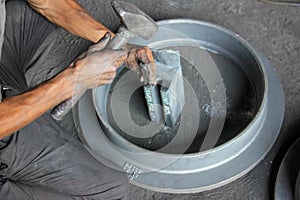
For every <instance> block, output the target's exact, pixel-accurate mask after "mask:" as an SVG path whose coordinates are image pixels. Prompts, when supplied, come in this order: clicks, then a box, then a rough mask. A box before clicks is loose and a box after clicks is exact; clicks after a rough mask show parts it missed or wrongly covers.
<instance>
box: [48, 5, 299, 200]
mask: <svg viewBox="0 0 300 200" xmlns="http://www.w3.org/2000/svg"><path fill="white" fill-rule="evenodd" d="M79 2H80V3H81V4H82V5H83V7H85V8H86V9H87V10H89V11H90V12H91V13H92V15H93V16H95V17H96V18H97V19H98V20H99V21H102V22H103V23H104V24H105V25H106V26H108V27H109V28H111V29H112V30H114V31H115V30H117V27H118V23H117V22H118V20H117V18H116V17H115V16H114V14H113V13H112V9H111V8H110V5H109V3H108V1H105V0H97V1H96V0H90V1H86V0H79ZM128 2H130V3H134V4H136V5H137V6H138V7H140V8H142V9H143V10H145V11H146V12H147V13H148V14H149V15H150V16H152V17H153V18H154V19H155V20H161V19H170V18H191V19H197V20H203V21H208V22H211V23H215V24H218V25H221V26H224V27H226V28H228V29H231V30H233V31H234V32H236V33H238V34H240V35H241V36H242V37H244V38H245V39H246V40H247V41H249V42H250V43H251V44H253V45H254V46H255V47H256V48H258V49H259V50H261V51H262V52H263V53H264V54H265V55H266V57H267V58H268V59H269V60H270V61H271V63H272V65H273V66H274V68H275V69H276V71H277V73H278V74H279V77H280V78H281V80H282V84H283V88H284V92H285V96H286V111H285V121H284V125H283V128H282V130H281V134H280V135H279V138H278V140H277V142H276V144H275V145H274V147H273V148H272V150H271V152H270V153H269V154H268V156H267V157H266V158H265V159H264V160H263V161H262V162H261V163H260V164H259V165H258V166H257V167H256V168H254V169H253V170H252V171H251V172H250V173H249V174H247V175H246V176H244V177H242V178H240V179H239V180H236V181H234V182H233V183H231V184H228V185H226V186H223V187H221V188H219V189H215V190H212V191H207V192H203V193H196V194H186V195H176V194H162V193H157V192H153V191H149V190H145V189H141V188H138V187H135V186H132V187H131V189H130V193H129V198H128V199H129V200H141V199H143V200H169V199H170V200H205V199H209V200H210V199H212V200H220V199H224V200H227V199H242V200H243V199H259V200H261V199H266V200H268V199H273V197H274V195H273V194H274V185H275V178H276V174H277V171H278V168H279V164H280V162H281V160H282V158H283V156H284V154H285V152H286V151H287V149H288V148H289V147H290V145H291V144H292V143H293V142H294V141H295V140H296V138H298V137H299V130H300V123H299V122H300V107H299V104H300V90H299V88H300V64H299V63H300V56H299V55H300V12H299V7H280V6H275V5H269V4H263V3H260V2H257V1H255V0H253V1H249V0H228V1H218V0H202V1H199V0H186V1H181V0H164V1H160V0H151V1H150V0H149V1H140V0H128ZM88 44H89V43H88V42H86V41H84V40H82V39H79V38H76V37H74V36H71V35H70V34H68V33H66V32H65V31H63V30H61V32H60V36H59V38H58V39H57V44H56V45H55V47H54V49H53V51H52V54H53V55H51V56H55V57H63V58H64V59H63V60H62V61H61V59H52V60H49V64H51V65H53V66H58V68H56V69H54V70H53V71H52V73H53V74H55V73H57V72H58V71H60V70H62V69H63V68H64V67H66V66H67V65H68V64H69V63H70V62H71V60H72V59H74V58H75V57H76V56H77V55H78V54H79V53H80V52H82V51H83V50H84V49H86V48H87V47H88ZM71 117H72V115H69V118H66V120H65V121H64V122H63V125H64V126H65V127H66V128H67V129H69V130H71V131H72V132H73V133H75V132H76V131H75V129H74V126H73V123H72V121H71V119H72V118H71ZM224 173H226V172H224Z"/></svg>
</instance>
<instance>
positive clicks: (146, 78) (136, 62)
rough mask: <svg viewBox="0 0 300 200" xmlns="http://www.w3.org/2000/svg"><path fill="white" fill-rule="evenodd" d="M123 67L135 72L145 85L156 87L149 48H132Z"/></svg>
mask: <svg viewBox="0 0 300 200" xmlns="http://www.w3.org/2000/svg"><path fill="white" fill-rule="evenodd" d="M125 66H126V67H127V68H129V69H132V70H134V71H136V72H137V74H138V76H139V77H140V78H141V82H143V83H144V84H145V85H156V66H155V62H154V58H153V55H152V51H151V49H150V48H149V47H142V48H136V47H133V48H132V49H131V50H130V51H129V54H128V57H127V59H126V61H125Z"/></svg>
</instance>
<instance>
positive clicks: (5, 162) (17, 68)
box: [0, 1, 128, 200]
mask: <svg viewBox="0 0 300 200" xmlns="http://www.w3.org/2000/svg"><path fill="white" fill-rule="evenodd" d="M6 11H7V12H6V13H7V16H6V29H5V38H4V44H3V51H2V58H1V62H0V83H2V84H3V85H4V86H6V87H9V88H11V89H13V91H14V93H15V94H17V93H21V92H24V91H26V90H28V89H30V88H31V87H33V86H34V85H35V84H36V83H37V82H40V81H41V80H45V79H46V78H47V73H48V71H49V69H50V68H49V66H43V65H44V59H46V58H47V52H49V50H50V49H51V45H52V43H53V41H54V38H55V35H56V27H55V26H54V25H53V24H51V23H49V22H48V21H47V20H46V19H45V18H43V17H42V16H41V15H39V14H37V13H36V12H34V11H33V10H32V9H31V8H30V7H29V6H28V5H27V4H26V3H25V2H24V1H8V2H7V3H6ZM53 59H56V58H53ZM50 67H53V66H50ZM127 190H128V180H127V176H126V175H125V174H124V173H122V172H119V171H115V170H113V169H111V168H109V167H107V166H105V165H103V164H101V163H100V162H99V161H97V160H96V159H94V158H93V157H92V156H91V155H90V154H89V153H88V152H87V150H86V149H85V148H84V147H83V145H82V144H81V143H80V142H78V141H77V140H76V139H74V138H73V137H72V136H71V134H68V133H66V131H65V130H64V129H62V128H61V127H60V126H59V125H58V124H57V123H56V122H55V121H54V120H53V119H52V118H51V117H50V116H49V115H48V114H45V115H43V116H42V117H40V118H38V119H37V120H35V121H34V122H32V123H31V124H29V125H28V126H26V127H25V128H23V129H21V130H20V131H18V132H17V133H15V134H13V135H12V136H9V137H7V138H4V139H3V140H1V141H0V199H5V200H19V199H20V200H30V199H37V200H47V199H49V200H64V199H103V200H110V199H123V198H125V196H126V194H127Z"/></svg>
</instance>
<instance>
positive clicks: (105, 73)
mask: <svg viewBox="0 0 300 200" xmlns="http://www.w3.org/2000/svg"><path fill="white" fill-rule="evenodd" d="M116 74H117V72H116V71H109V72H104V73H103V74H102V76H101V78H102V77H112V78H115V77H116ZM105 79H107V78H105Z"/></svg>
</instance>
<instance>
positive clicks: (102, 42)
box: [88, 32, 111, 53]
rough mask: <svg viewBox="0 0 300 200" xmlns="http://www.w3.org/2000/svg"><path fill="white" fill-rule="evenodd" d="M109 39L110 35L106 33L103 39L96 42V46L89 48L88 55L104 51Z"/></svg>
mask: <svg viewBox="0 0 300 200" xmlns="http://www.w3.org/2000/svg"><path fill="white" fill-rule="evenodd" d="M110 38H111V35H110V33H109V32H107V33H106V34H105V36H104V37H103V38H101V40H99V42H97V43H96V44H94V45H92V46H90V47H89V50H88V51H89V53H93V52H96V51H101V50H103V49H105V47H106V46H107V44H108V43H109V41H110Z"/></svg>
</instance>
